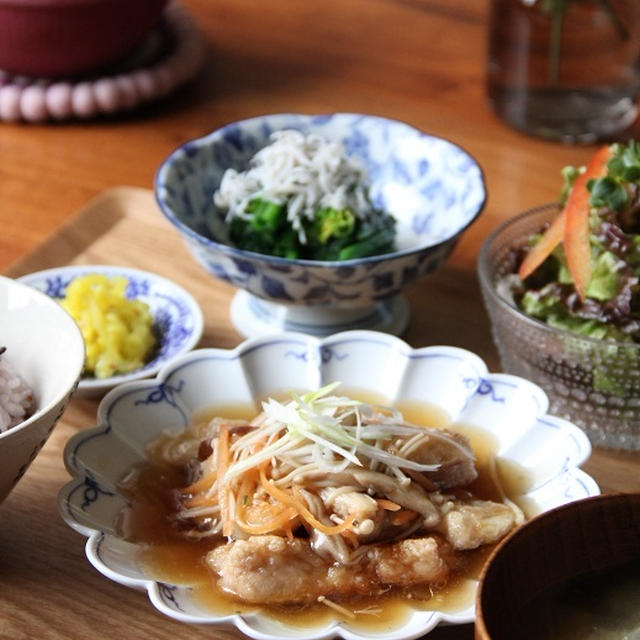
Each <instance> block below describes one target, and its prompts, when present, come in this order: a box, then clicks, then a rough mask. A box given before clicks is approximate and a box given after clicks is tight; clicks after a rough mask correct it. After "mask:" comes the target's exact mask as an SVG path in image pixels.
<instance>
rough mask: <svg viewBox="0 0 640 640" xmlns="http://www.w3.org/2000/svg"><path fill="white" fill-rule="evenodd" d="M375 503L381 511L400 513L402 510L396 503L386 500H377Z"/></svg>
mask: <svg viewBox="0 0 640 640" xmlns="http://www.w3.org/2000/svg"><path fill="white" fill-rule="evenodd" d="M376 502H377V503H378V506H379V507H380V508H381V509H385V510H386V511H400V509H401V508H402V507H401V506H400V505H399V504H398V503H397V502H393V501H392V500H387V499H386V498H377V499H376Z"/></svg>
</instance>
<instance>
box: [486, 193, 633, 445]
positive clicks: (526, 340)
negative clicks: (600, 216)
mask: <svg viewBox="0 0 640 640" xmlns="http://www.w3.org/2000/svg"><path fill="white" fill-rule="evenodd" d="M558 212H559V207H558V205H557V204H548V205H545V206H542V207H537V208H535V209H531V210H529V211H525V212H524V213H521V214H520V215H517V216H515V217H514V218H511V219H510V220H508V221H507V222H505V223H503V224H502V225H501V226H499V227H498V228H497V229H496V230H495V231H494V232H493V233H492V234H490V235H489V237H488V238H487V240H486V241H485V243H484V245H483V247H482V249H481V252H480V255H479V258H478V275H479V279H480V285H481V288H482V294H483V297H484V301H485V306H486V308H487V311H488V314H489V318H490V320H491V328H492V333H493V339H494V341H495V344H496V346H497V348H498V352H499V355H500V360H501V365H502V369H503V371H506V372H508V373H511V374H515V375H518V376H523V377H526V378H528V379H529V380H532V381H533V382H535V383H536V384H539V385H540V386H541V387H542V388H543V389H544V390H545V391H546V393H547V394H548V396H549V399H550V402H551V412H552V413H554V414H555V415H558V416H561V417H564V418H566V419H569V420H571V421H572V422H574V423H575V424H577V425H578V426H579V427H581V428H582V429H584V430H585V432H586V433H587V435H588V436H589V438H590V439H591V441H592V443H593V444H595V445H598V446H605V447H610V448H618V449H632V450H638V449H640V403H639V401H638V398H640V345H639V344H637V343H635V342H620V341H616V340H611V339H606V340H605V339H599V338H596V337H591V336H589V335H581V334H578V333H573V332H570V331H568V330H567V329H565V328H559V327H554V326H550V325H549V324H546V323H544V322H542V321H540V320H537V319H535V318H532V317H530V316H528V315H527V314H525V313H524V312H523V311H521V310H520V309H519V308H518V307H517V306H516V305H515V303H514V301H513V298H512V295H511V293H510V292H509V279H510V278H511V277H513V276H512V275H511V274H512V270H513V252H514V251H515V250H516V249H517V247H521V246H523V244H524V243H525V242H526V241H527V239H528V238H529V237H531V235H532V234H534V233H537V232H538V231H539V230H540V229H541V228H542V227H543V226H544V225H545V224H546V223H548V222H550V221H552V220H553V219H554V218H555V217H556V216H557V215H558Z"/></svg>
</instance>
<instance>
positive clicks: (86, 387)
mask: <svg viewBox="0 0 640 640" xmlns="http://www.w3.org/2000/svg"><path fill="white" fill-rule="evenodd" d="M90 273H100V274H105V275H108V276H110V277H113V276H124V277H125V278H127V280H128V284H127V289H126V295H127V297H128V298H132V299H133V298H137V299H140V300H142V301H143V302H145V303H146V304H148V305H149V309H150V311H151V315H152V316H153V328H154V332H155V334H156V336H157V338H158V345H157V347H156V349H155V351H154V353H153V356H152V358H151V359H150V360H149V362H147V363H146V364H145V365H144V366H143V367H142V368H140V369H138V370H137V371H134V372H132V373H130V374H127V375H118V376H113V377H111V378H108V379H102V380H99V379H96V378H89V377H83V378H82V379H81V380H80V383H79V391H80V393H82V392H89V393H91V392H104V391H106V390H107V389H109V388H111V387H113V386H115V385H117V384H120V383H122V382H127V381H129V380H132V379H136V378H143V377H149V376H152V375H154V374H155V373H157V372H158V370H159V369H160V367H161V366H162V365H163V364H165V363H166V362H168V361H169V360H170V359H171V358H173V357H175V356H176V355H179V354H181V353H184V352H185V351H188V350H190V349H192V348H193V347H194V346H195V345H196V344H197V342H198V340H199V339H200V336H201V335H202V329H203V318H202V312H201V310H200V307H199V306H198V304H197V302H196V301H195V300H194V298H193V297H192V296H191V295H190V294H189V293H188V292H187V291H185V290H184V289H182V287H179V286H178V285H177V284H175V283H174V282H172V281H170V280H167V279H166V278H162V277H161V276H158V275H156V274H153V273H149V272H146V271H141V270H138V269H132V268H128V267H115V266H109V265H81V266H80V265H78V266H67V267H57V268H52V269H47V270H45V271H38V272H36V273H31V274H28V275H26V276H23V277H22V278H20V280H21V281H22V282H25V283H26V284H28V285H30V286H32V287H34V288H36V289H38V290H40V291H42V292H43V293H46V294H47V295H49V296H50V297H52V298H57V299H58V298H63V297H64V296H65V293H66V289H67V287H68V286H69V284H70V283H71V282H72V281H73V280H74V279H75V278H77V277H79V276H82V275H86V274H90Z"/></svg>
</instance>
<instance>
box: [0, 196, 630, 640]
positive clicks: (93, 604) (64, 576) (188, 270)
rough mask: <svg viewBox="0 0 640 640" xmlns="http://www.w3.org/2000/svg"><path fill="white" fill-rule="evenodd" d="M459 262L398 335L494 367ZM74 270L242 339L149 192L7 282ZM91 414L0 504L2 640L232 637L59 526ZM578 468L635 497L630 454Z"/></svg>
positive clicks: (602, 455)
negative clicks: (116, 281) (175, 612)
mask: <svg viewBox="0 0 640 640" xmlns="http://www.w3.org/2000/svg"><path fill="white" fill-rule="evenodd" d="M455 258H456V257H455V254H454V256H453V259H452V260H451V261H449V263H448V264H446V265H445V266H444V267H443V268H441V269H440V270H439V271H438V272H437V273H436V274H433V275H431V276H429V277H427V278H425V279H424V280H422V281H421V282H419V283H417V284H415V285H414V286H412V287H410V288H409V289H408V290H407V292H406V293H407V297H408V299H409V302H410V304H411V309H412V318H411V322H410V325H409V329H408V331H407V334H406V335H405V336H404V338H405V339H406V340H407V341H408V342H409V343H410V344H411V345H412V346H414V347H419V346H425V345H427V344H453V345H457V346H461V347H464V348H467V349H470V350H472V351H474V352H476V353H477V354H478V355H480V356H481V357H482V358H484V359H485V361H486V362H487V364H488V365H489V367H490V368H491V369H492V370H497V369H498V361H497V357H496V353H495V350H494V347H493V344H492V342H491V338H490V331H489V326H488V320H487V317H486V314H485V312H484V309H483V308H482V302H481V299H480V293H479V288H478V284H477V281H476V276H475V273H474V271H473V270H470V269H469V268H465V267H464V263H465V260H464V259H460V260H456V259H455ZM70 263H76V264H114V265H128V266H132V267H137V268H141V269H146V270H149V271H153V272H156V273H159V274H161V275H164V276H167V277H169V278H171V279H173V280H175V281H176V282H178V283H180V284H181V285H182V286H184V287H185V288H186V289H187V290H189V291H190V292H191V293H192V294H193V295H194V296H195V298H196V299H197V300H198V302H199V303H200V305H201V306H202V310H203V313H204V317H205V330H204V334H203V337H202V340H201V343H200V345H201V346H207V347H209V346H215V347H224V348H229V347H233V346H235V345H237V344H238V342H239V341H240V340H241V336H240V335H239V334H238V333H237V332H236V331H235V329H234V328H233V327H232V325H231V321H230V319H229V303H230V301H231V298H232V296H233V293H234V292H235V289H234V288H233V287H231V286H230V285H228V284H226V283H224V282H221V281H218V280H215V279H213V278H211V277H210V276H208V275H207V274H206V273H205V272H204V270H203V269H202V268H201V267H200V266H199V265H198V264H197V263H196V262H195V261H194V260H193V259H192V258H191V256H190V255H189V253H188V252H187V250H186V248H185V247H184V246H183V244H182V241H181V240H180V237H179V235H178V234H177V232H176V231H174V230H173V229H172V228H171V225H170V224H169V223H168V222H167V221H166V220H165V219H164V217H163V216H162V215H161V214H160V212H159V210H158V209H157V207H156V204H155V202H154V198H153V194H152V192H150V191H147V190H144V189H134V188H129V187H118V188H116V189H112V190H109V191H107V192H105V193H104V194H102V195H101V196H99V197H98V198H97V199H96V200H94V201H93V202H91V203H89V205H88V206H87V207H86V208H85V209H84V210H82V211H81V212H80V213H79V214H78V215H77V216H76V217H75V218H73V219H72V220H71V221H70V222H69V223H68V224H67V225H66V226H64V227H61V228H60V229H59V230H58V231H57V232H56V233H55V234H54V235H53V236H52V237H51V238H50V239H49V240H47V241H46V242H45V243H44V244H43V245H41V246H40V247H38V248H37V249H36V250H35V251H34V252H33V253H31V254H30V255H27V256H26V257H25V258H23V259H22V260H20V261H19V262H17V263H15V264H14V265H12V267H11V268H10V269H9V270H8V272H7V275H9V276H12V277H17V276H20V275H23V274H25V273H29V272H32V271H38V270H40V269H45V268H48V267H54V266H59V265H64V264H70ZM456 264H461V265H462V266H456ZM461 301H464V303H463V304H461ZM96 408H97V401H95V400H86V399H85V400H81V399H74V400H73V401H72V402H71V403H70V405H69V407H68V408H67V411H66V412H65V414H64V416H63V418H62V420H61V421H60V423H59V424H58V426H57V427H56V429H55V430H54V432H53V434H52V436H51V438H50V439H49V441H48V442H47V444H46V445H45V447H44V448H43V450H42V452H41V453H40V454H39V456H38V458H37V459H36V460H35V462H34V463H33V465H32V466H31V468H30V469H29V471H28V472H27V474H26V476H25V477H24V478H23V479H22V480H21V481H20V483H19V484H18V485H17V487H16V488H15V489H14V491H13V492H12V493H11V494H10V496H9V497H8V498H7V500H6V501H5V502H4V504H2V505H0V581H1V583H2V588H1V589H0V640H4V639H7V640H8V639H12V640H22V639H27V638H44V639H46V640H69V639H75V638H78V639H80V638H82V639H83V640H85V639H89V640H111V638H113V637H119V638H127V639H128V638H143V637H148V638H153V639H154V640H163V639H166V640H169V639H172V640H173V639H175V640H182V639H184V640H187V639H189V640H198V639H201V638H202V639H204V638H238V637H240V634H239V633H238V632H236V631H233V630H225V631H223V630H220V629H215V630H214V629H211V628H208V627H190V626H186V625H183V624H180V623H178V622H175V621H172V620H170V619H168V618H165V617H164V616H161V615H160V614H159V613H158V612H156V610H155V609H154V608H153V607H152V605H151V604H150V603H149V602H148V601H147V598H146V595H145V594H141V593H138V592H135V591H132V590H130V589H128V588H126V587H123V586H120V585H118V584H116V583H114V582H111V581H109V580H108V579H106V578H104V577H102V576H101V575H100V574H98V572H97V571H96V570H95V569H93V568H92V567H91V565H90V564H89V563H88V561H87V560H86V558H85V556H84V538H82V536H80V535H79V534H78V533H76V532H74V531H73V530H72V529H70V528H69V527H68V526H67V525H66V524H65V523H64V522H63V521H62V519H61V517H60V516H59V514H58V509H57V504H56V494H57V492H58V490H59V488H60V487H61V486H62V485H63V484H65V483H66V482H67V481H68V479H69V475H68V473H67V472H66V470H65V468H64V465H63V463H62V450H63V448H64V445H65V443H66V441H67V440H68V439H69V437H70V436H71V435H73V434H74V433H75V432H76V431H77V430H78V429H82V428H84V427H87V426H91V425H94V424H95V419H96V418H95V416H96ZM585 469H586V470H587V471H588V473H590V474H591V475H593V476H594V477H595V478H596V480H597V481H598V482H599V483H600V484H601V486H602V487H603V489H608V490H626V491H634V490H635V491H640V461H639V460H638V456H637V454H632V453H628V454H625V453H614V452H604V451H600V452H597V453H595V454H594V456H593V457H592V459H591V460H590V461H589V463H588V464H587V465H585ZM472 637H473V629H472V626H471V625H464V626H459V627H440V628H438V629H436V630H434V631H433V632H431V634H430V635H429V639H430V640H443V639H447V638H460V639H462V638H466V639H468V640H470V639H471V638H472Z"/></svg>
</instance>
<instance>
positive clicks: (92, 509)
mask: <svg viewBox="0 0 640 640" xmlns="http://www.w3.org/2000/svg"><path fill="white" fill-rule="evenodd" d="M372 362H375V363H376V366H373V367H372V366H371V363H372ZM334 381H340V382H342V383H343V389H344V390H345V391H346V390H348V389H351V390H360V392H361V393H366V394H367V396H371V397H373V398H376V399H378V398H379V399H380V401H382V402H383V403H384V404H390V405H393V404H395V405H398V404H399V405H400V406H402V405H403V404H405V403H406V404H407V405H409V406H415V405H416V404H417V403H419V404H426V405H429V406H430V407H432V408H433V409H434V411H436V412H437V413H442V414H444V415H446V416H447V417H448V418H449V420H450V421H451V422H452V423H453V425H454V426H455V425H458V426H459V427H460V428H464V429H466V430H467V432H468V433H469V432H470V431H472V432H473V433H475V434H476V435H477V436H478V437H481V438H482V442H485V443H487V442H488V443H492V446H491V449H492V451H494V453H495V455H496V459H497V460H498V464H501V463H502V462H504V463H505V464H507V465H509V466H511V468H514V467H519V468H520V469H521V472H522V474H523V477H526V478H527V479H528V481H527V482H526V483H523V484H522V485H520V486H519V487H518V488H517V489H516V488H515V487H511V488H510V489H509V488H508V489H507V494H508V497H509V498H510V499H512V500H514V501H515V502H517V503H518V504H520V505H521V506H522V507H523V508H524V509H525V512H526V513H527V515H529V516H532V515H535V514H537V513H540V512H543V511H547V510H549V509H552V508H554V507H556V506H558V505H561V504H565V503H568V502H571V501H573V500H579V499H581V498H585V497H588V496H592V495H597V494H598V493H599V489H598V486H597V484H596V483H595V481H594V480H593V479H592V478H591V477H590V476H588V475H587V474H586V473H584V472H583V471H581V470H580V469H579V468H578V467H579V465H581V464H582V463H583V462H584V461H585V460H586V459H587V458H588V457H589V455H590V453H591V446H590V444H589V440H588V439H587V437H586V436H585V434H584V433H583V432H582V431H581V430H580V429H578V427H576V426H574V425H573V424H571V423H569V422H567V421H566V420H562V419H560V418H556V417H553V416H550V415H548V414H547V408H548V400H547V397H546V395H545V394H544V392H543V391H542V390H541V389H540V388H539V387H537V386H536V385H535V384H533V383H531V382H529V381H527V380H524V379H523V378H518V377H516V376H510V375H505V374H494V373H489V372H488V370H487V367H486V365H485V364H484V362H483V361H482V360H481V359H480V358H479V357H478V356H476V355H475V354H473V353H471V352H469V351H466V350H463V349H459V348H455V347H446V346H432V347H425V348H422V349H412V348H411V347H410V346H409V345H408V344H406V343H405V342H403V341H402V340H400V339H399V338H396V337H394V336H390V335H388V334H384V333H379V332H373V331H351V332H346V333H341V334H336V335H333V336H330V337H328V338H325V339H322V340H320V339H317V338H314V337H311V336H307V335H303V334H278V335H273V336H266V337H262V338H255V339H252V340H247V341H246V342H244V343H242V344H241V345H239V346H238V347H237V348H235V349H233V350H226V349H198V350H196V351H193V352H191V353H188V354H186V355H184V356H182V357H180V358H178V359H176V360H174V361H173V362H172V363H170V364H169V365H167V366H166V367H164V368H163V369H162V371H161V372H160V373H159V375H158V377H157V378H156V379H154V380H141V381H138V382H133V383H131V384H126V385H121V386H119V387H117V388H116V389H114V390H113V391H111V392H110V393H109V394H108V395H107V396H106V397H105V398H104V399H103V401H102V402H101V404H100V407H99V409H98V425H97V426H96V427H95V428H92V429H84V430H83V431H81V432H79V433H77V434H76V435H74V436H73V437H72V438H71V439H70V440H69V442H68V443H67V446H66V447H65V453H64V460H65V464H66V466H67V469H68V470H69V472H70V473H71V474H72V476H73V478H72V480H71V481H70V482H69V483H68V484H67V485H66V486H65V487H63V488H62V490H61V491H60V494H59V497H58V505H59V508H60V512H61V514H62V517H63V518H64V519H65V521H66V522H67V523H68V524H69V525H70V526H71V527H73V528H74V529H75V530H76V531H78V532H79V533H81V534H83V535H85V536H87V538H88V540H87V542H86V548H85V549H86V554H87V558H88V560H89V561H90V562H91V564H92V565H93V566H94V567H95V568H96V569H97V570H98V571H100V572H101V573H102V574H103V575H104V576H106V577H107V578H109V579H110V580H114V581H116V582H118V583H120V584H122V585H125V586H127V587H132V588H135V589H141V590H145V591H147V593H148V595H149V598H150V600H151V603H152V604H153V606H154V607H156V608H157V609H158V610H159V611H160V612H161V613H163V614H165V615H166V616H169V617H170V618H173V619H176V620H180V621H183V622H187V623H192V624H193V623H195V624H211V625H214V626H219V627H221V628H224V627H229V626H230V625H233V626H235V627H236V628H237V629H239V630H240V631H241V632H242V633H244V634H245V635H247V636H249V637H251V638H255V639H257V640H284V639H291V640H293V639H294V638H298V639H300V638H306V639H308V640H328V639H330V638H337V637H340V638H344V639H345V640H366V639H373V640H409V639H410V638H417V637H422V636H423V635H425V634H426V633H428V632H429V631H430V630H432V629H433V628H434V627H435V626H436V625H438V624H440V623H445V624H465V623H470V622H472V621H473V619H474V604H473V602H474V598H473V594H474V591H475V586H476V581H475V580H471V579H469V580H470V583H469V584H468V585H467V586H468V587H469V588H468V591H467V592H468V596H469V597H468V599H467V600H464V599H462V600H461V601H460V602H458V605H457V608H454V609H450V608H446V607H444V608H443V609H439V608H438V607H437V606H435V607H434V610H425V608H424V607H422V606H420V605H419V604H418V605H417V606H416V607H415V609H414V608H413V607H410V611H408V613H407V616H406V618H403V617H399V618H398V620H396V621H388V620H384V621H382V622H381V624H380V627H379V628H377V629H376V628H375V627H374V626H373V625H371V627H367V628H366V629H365V630H363V629H362V628H361V627H360V628H358V627H357V626H356V625H351V624H350V623H349V622H341V621H339V620H338V619H335V620H330V621H328V622H318V623H316V624H315V625H313V626H309V625H308V621H307V622H305V623H302V622H301V623H300V625H298V624H297V623H296V621H295V620H294V619H290V620H289V622H278V621H277V620H274V619H273V617H271V616H270V615H269V614H268V612H266V611H264V610H261V609H259V608H256V610H255V611H250V612H245V613H217V612H216V611H215V610H212V609H208V608H207V607H206V606H204V605H203V602H202V600H199V599H198V597H197V594H196V593H195V592H194V590H193V589H192V586H191V585H190V584H188V580H187V581H185V583H181V584H173V583H167V582H166V581H164V580H162V579H159V578H158V577H156V578H154V577H153V576H152V575H150V574H149V571H148V570H147V569H145V567H144V566H142V564H141V562H142V561H141V556H140V549H141V545H142V543H135V542H131V541H129V540H127V539H125V538H124V537H123V534H122V532H121V530H119V528H118V526H117V522H118V521H119V520H118V519H119V514H120V513H121V511H122V509H124V508H125V507H127V505H128V504H129V503H130V500H131V498H130V496H129V497H128V495H127V494H126V492H125V491H124V490H123V488H122V484H121V480H122V479H123V478H125V477H128V476H129V474H130V472H131V470H132V468H135V467H136V465H139V464H141V463H144V462H145V461H148V460H149V456H150V455H151V454H150V447H149V445H150V444H151V443H152V442H153V441H155V440H157V439H158V438H159V437H160V436H161V435H164V434H167V433H173V434H176V435H177V434H178V433H180V432H182V431H183V430H184V429H185V428H186V427H187V425H188V424H189V423H190V421H191V419H192V417H193V416H194V414H195V415H202V411H203V410H208V413H209V414H210V411H211V410H212V409H214V408H215V407H227V408H228V407H230V406H232V407H237V406H242V407H254V408H255V412H256V414H257V413H258V412H259V411H260V402H261V401H262V400H263V399H264V398H265V397H267V396H269V395H275V396H280V397H282V395H283V393H285V392H286V391H287V390H291V389H295V390H298V391H300V390H304V389H317V388H318V387H320V386H322V385H325V384H328V383H329V382H334ZM185 575H189V572H188V571H186V572H185ZM160 623H161V621H160ZM302 624H304V625H305V626H304V627H303V626H302ZM214 635H215V633H214Z"/></svg>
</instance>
